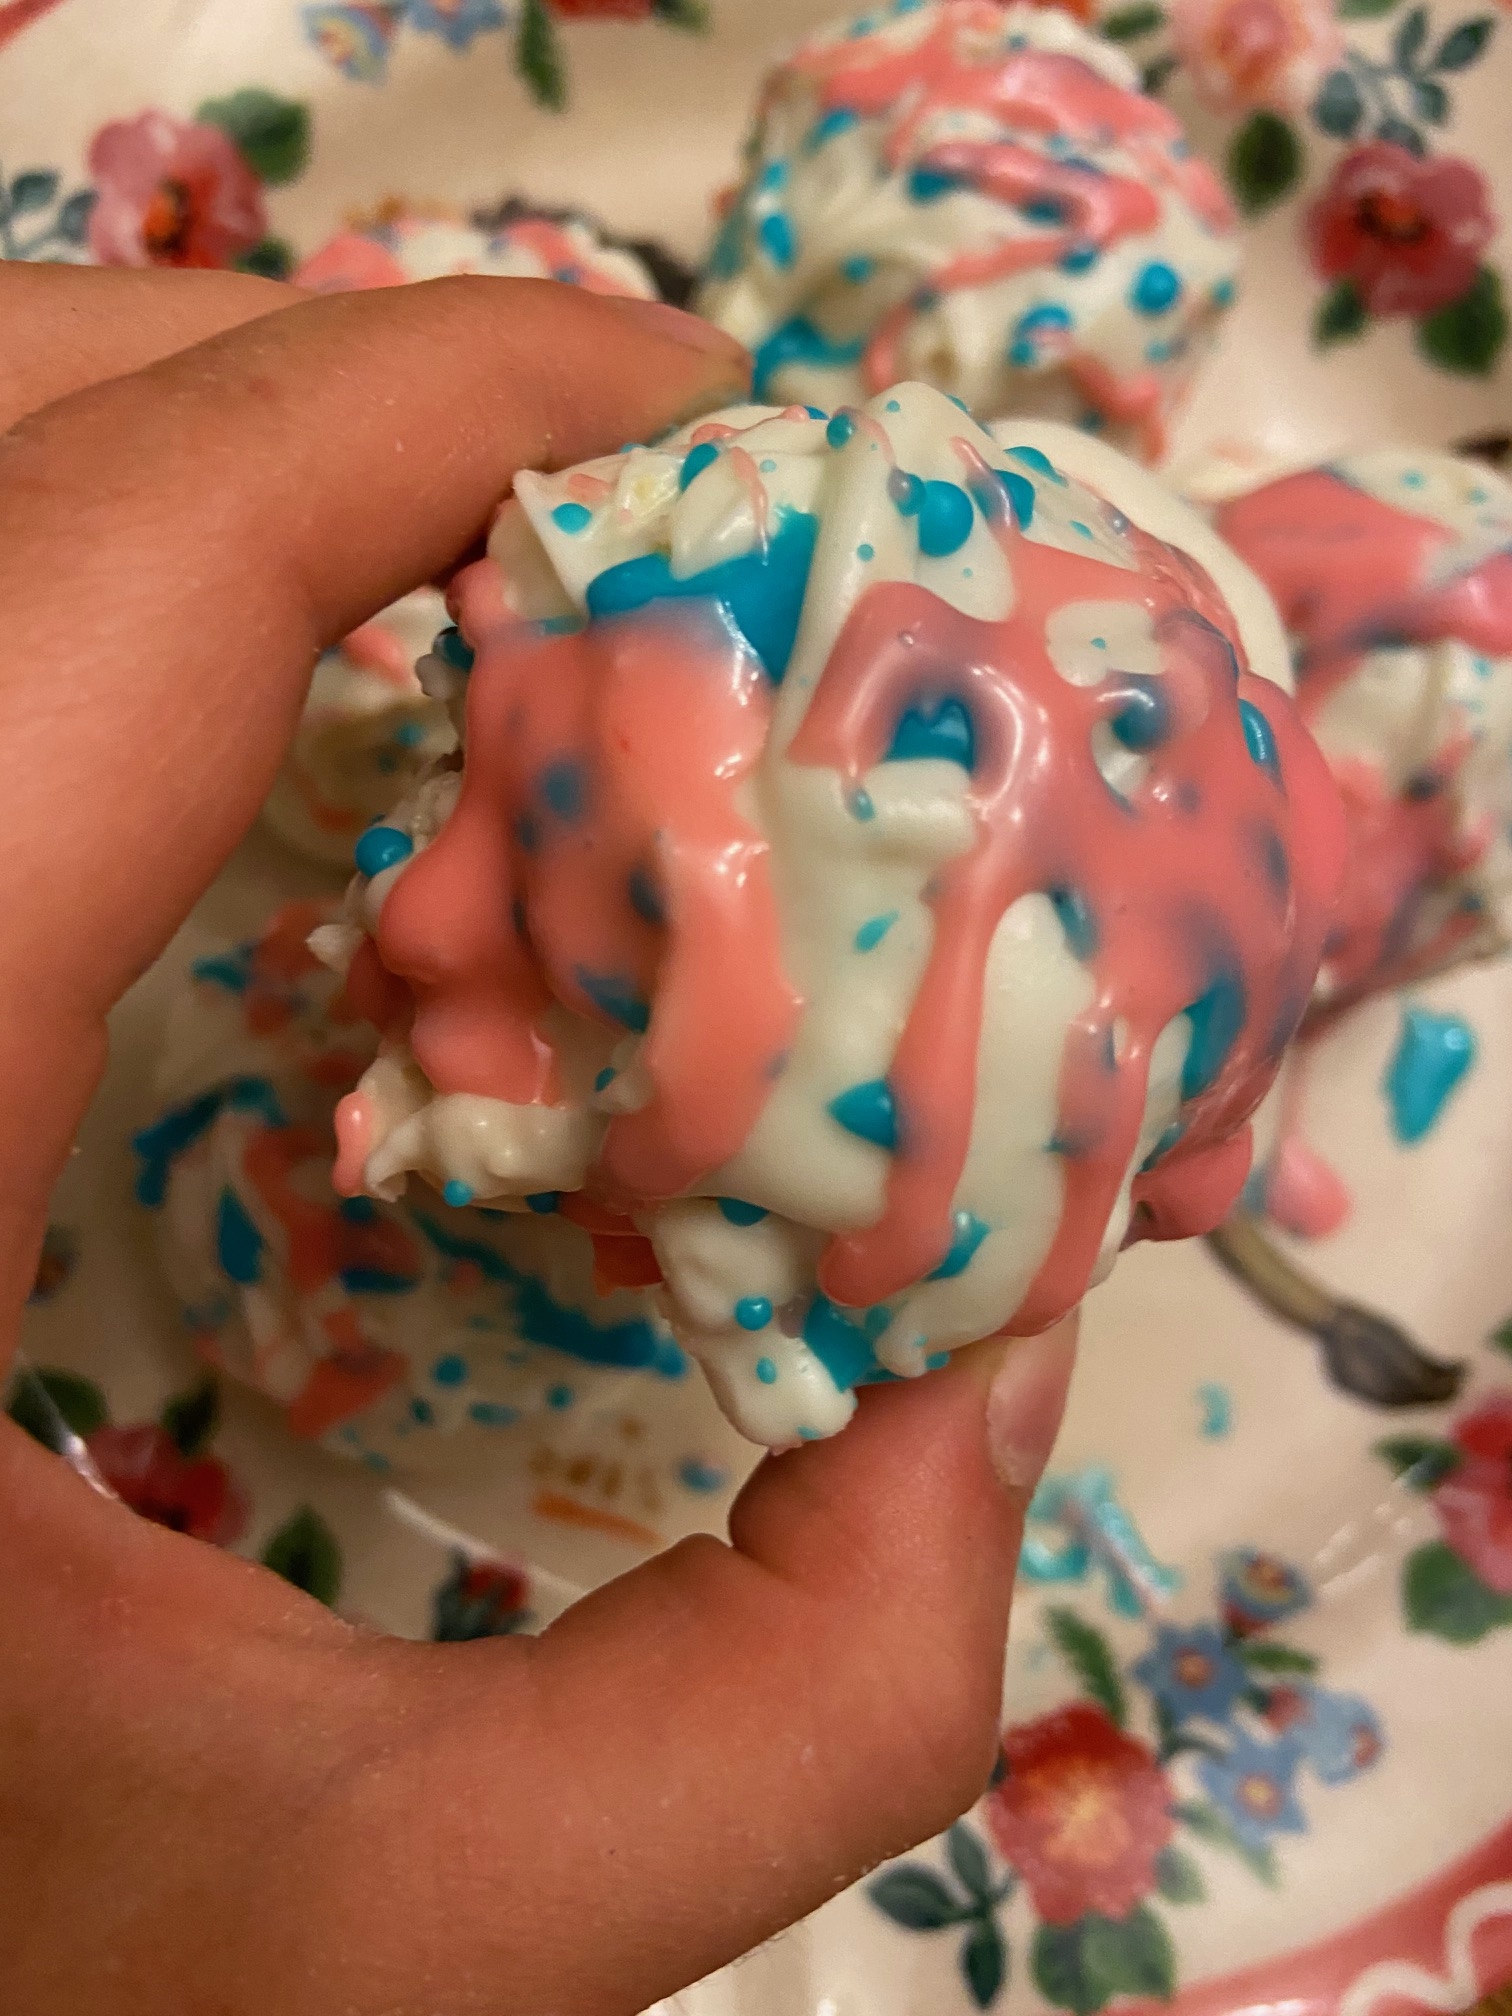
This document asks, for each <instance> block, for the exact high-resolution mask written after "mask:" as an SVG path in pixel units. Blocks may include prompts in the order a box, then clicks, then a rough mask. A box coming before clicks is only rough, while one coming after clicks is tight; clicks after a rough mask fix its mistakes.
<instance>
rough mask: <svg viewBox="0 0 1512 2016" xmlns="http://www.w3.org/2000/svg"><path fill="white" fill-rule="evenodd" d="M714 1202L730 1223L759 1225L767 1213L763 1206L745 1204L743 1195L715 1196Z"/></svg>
mask: <svg viewBox="0 0 1512 2016" xmlns="http://www.w3.org/2000/svg"><path fill="white" fill-rule="evenodd" d="M714 1202H715V1203H716V1204H717V1205H718V1206H719V1209H720V1212H721V1215H722V1216H723V1217H724V1218H725V1219H727V1220H728V1222H729V1223H730V1224H731V1225H759V1224H760V1223H761V1221H762V1219H763V1218H765V1216H766V1215H767V1214H766V1210H765V1208H764V1206H762V1205H760V1204H747V1202H746V1201H745V1199H744V1198H743V1197H716V1198H715V1199H714Z"/></svg>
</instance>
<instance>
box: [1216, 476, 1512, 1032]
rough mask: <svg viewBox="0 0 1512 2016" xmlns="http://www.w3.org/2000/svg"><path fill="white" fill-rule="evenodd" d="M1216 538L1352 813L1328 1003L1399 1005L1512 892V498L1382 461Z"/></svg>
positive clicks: (1233, 520)
mask: <svg viewBox="0 0 1512 2016" xmlns="http://www.w3.org/2000/svg"><path fill="white" fill-rule="evenodd" d="M1216 523H1217V525H1218V527H1219V529H1220V530H1221V532H1222V533H1223V536H1224V537H1225V538H1226V539H1227V540H1228V541H1229V542H1230V543H1231V544H1232V545H1233V546H1234V547H1235V548H1236V550H1237V551H1238V552H1240V553H1241V554H1242V555H1243V556H1244V558H1245V559H1246V560H1248V562H1249V563H1250V565H1251V566H1252V567H1253V568H1254V569H1255V571H1256V573H1257V574H1259V575H1260V577H1261V579H1262V580H1263V581H1264V582H1265V583H1266V585H1267V587H1268V588H1269V589H1270V591H1271V593H1272V594H1273V595H1274V597H1275V599H1276V604H1277V607H1278V608H1279V610H1280V612H1281V618H1282V621H1283V622H1284V623H1285V625H1286V628H1287V631H1288V633H1289V635H1290V638H1291V645H1292V653H1293V657H1294V660H1295V665H1296V676H1297V698H1298V705H1299V706H1300V708H1301V710H1302V713H1303V717H1304V718H1305V719H1306V720H1307V722H1308V723H1309V725H1310V726H1311V728H1312V730H1313V732H1314V734H1315V735H1316V736H1317V739H1318V741H1319V743H1320V744H1321V745H1322V747H1323V749H1324V752H1325V753H1326V755H1327V756H1328V758H1329V761H1330V763H1331V764H1332V766H1333V769H1334V773H1335V775H1336V777H1337V778H1338V782H1339V786H1340V789H1341V791H1342V794H1343V798H1344V805H1345V810H1346V814H1347V817H1348V822H1349V833H1350V848H1349V867H1348V871H1347V874H1346V879H1345V886H1344V892H1343V896H1342V898H1341V901H1340V905H1339V911H1338V916H1337V919H1336V922H1335V926H1334V929H1333V932H1332V934H1331V936H1330V939H1329V943H1328V950H1327V957H1326V960H1325V964H1324V981H1325V985H1326V987H1327V989H1328V990H1330V991H1334V992H1344V993H1349V994H1355V993H1360V992H1365V991H1371V990H1373V989H1375V988H1376V987H1378V986H1385V985H1390V984H1391V982H1392V980H1393V978H1395V977H1401V976H1402V975H1403V973H1404V972H1405V971H1406V968H1407V962H1409V961H1413V960H1421V959H1423V958H1428V959H1431V958H1432V957H1433V956H1434V953H1435V950H1436V949H1440V950H1442V951H1443V952H1445V953H1447V952H1449V951H1450V950H1451V949H1452V947H1453V945H1454V943H1455V941H1456V939H1457V938H1459V937H1460V936H1462V935H1464V934H1466V933H1468V932H1472V931H1474V929H1475V928H1476V925H1477V922H1478V916H1479V913H1480V911H1481V910H1482V908H1483V907H1484V906H1485V905H1488V904H1491V905H1496V906H1500V905H1502V904H1503V903H1504V901H1505V897H1506V892H1507V890H1508V887H1509V883H1512V850H1509V844H1508V821H1509V818H1512V485H1509V484H1508V483H1507V482H1506V481H1505V479H1504V478H1502V477H1501V476H1498V475H1497V474H1496V473H1495V472H1494V471H1493V470H1490V469H1488V468H1487V467H1486V466H1485V465H1484V464H1483V463H1479V462H1472V461H1467V460H1463V459H1460V458H1458V457H1455V456H1452V455H1443V454H1429V453H1424V452H1422V451H1413V450H1405V449H1377V450H1374V451H1371V452H1369V453H1364V454H1358V455H1350V456H1345V457H1343V458H1341V459H1340V460H1338V461H1336V462H1332V463H1328V464H1325V465H1324V466H1322V467H1319V468H1314V469H1305V470H1301V471H1298V472H1295V473H1293V474H1289V475H1285V476H1281V477H1278V478H1276V479H1275V480H1273V481H1271V482H1268V483H1265V484H1262V485H1261V486H1260V487H1259V488H1257V489H1252V490H1250V491H1248V492H1247V493H1246V494H1243V495H1240V496H1236V497H1233V498H1231V499H1230V500H1229V501H1228V502H1226V503H1224V504H1222V505H1220V506H1219V508H1218V510H1217V513H1216Z"/></svg>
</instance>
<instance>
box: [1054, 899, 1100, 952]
mask: <svg viewBox="0 0 1512 2016" xmlns="http://www.w3.org/2000/svg"><path fill="white" fill-rule="evenodd" d="M1045 894H1046V895H1047V896H1048V897H1049V898H1050V901H1051V902H1052V903H1053V904H1054V905H1055V914H1056V916H1057V917H1058V918H1059V919H1060V927H1061V929H1062V931H1064V932H1065V934H1066V943H1067V944H1068V945H1069V946H1070V948H1071V953H1072V957H1073V958H1076V959H1090V958H1091V957H1092V955H1093V954H1094V953H1095V952H1096V950H1097V919H1096V918H1095V917H1094V916H1093V915H1092V910H1091V906H1090V905H1089V903H1088V902H1087V899H1086V897H1085V896H1083V895H1082V893H1081V891H1080V890H1079V889H1072V888H1070V887H1069V886H1068V885H1067V884H1065V883H1061V884H1059V885H1058V886H1057V887H1056V888H1054V889H1047V890H1046V891H1045Z"/></svg>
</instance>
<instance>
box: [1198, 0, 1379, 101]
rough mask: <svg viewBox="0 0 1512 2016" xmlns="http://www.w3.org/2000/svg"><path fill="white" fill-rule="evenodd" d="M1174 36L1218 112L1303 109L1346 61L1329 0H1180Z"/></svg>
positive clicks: (1204, 96)
mask: <svg viewBox="0 0 1512 2016" xmlns="http://www.w3.org/2000/svg"><path fill="white" fill-rule="evenodd" d="M1171 42H1172V46H1173V48H1174V49H1175V52H1176V54H1177V56H1178V57H1179V58H1180V59H1181V61H1182V63H1183V64H1185V66H1186V69H1187V72H1188V74H1189V75H1190V77H1191V79H1192V85H1193V88H1194V89H1195V90H1196V92H1197V95H1198V96H1199V97H1200V98H1201V99H1202V100H1203V101H1204V103H1206V104H1208V105H1210V106H1212V107H1213V109H1214V110H1215V111H1218V112H1230V113H1232V112H1246V111H1249V110H1251V109H1252V108H1254V107H1256V106H1261V105H1263V106H1266V107H1268V108H1269V109H1270V110H1271V111H1273V112H1296V111H1300V110H1301V109H1302V108H1303V107H1304V106H1306V105H1310V104H1311V103H1312V100H1313V98H1314V97H1315V96H1316V94H1317V90H1318V86H1319V85H1320V84H1321V83H1322V82H1323V79H1324V78H1325V77H1326V76H1327V75H1328V72H1329V71H1330V70H1332V69H1333V68H1334V67H1335V65H1336V64H1337V63H1338V62H1339V61H1340V59H1341V58H1342V56H1343V53H1344V42H1343V38H1342V36H1341V35H1340V33H1339V29H1338V25H1337V23H1336V22H1335V20H1334V14H1333V8H1332V7H1331V6H1330V5H1329V0H1175V6H1174V7H1173V8H1172V10H1171Z"/></svg>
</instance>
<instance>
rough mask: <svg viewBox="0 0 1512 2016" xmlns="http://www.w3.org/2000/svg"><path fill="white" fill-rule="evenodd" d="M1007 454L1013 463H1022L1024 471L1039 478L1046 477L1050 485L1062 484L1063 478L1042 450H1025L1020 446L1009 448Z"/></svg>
mask: <svg viewBox="0 0 1512 2016" xmlns="http://www.w3.org/2000/svg"><path fill="white" fill-rule="evenodd" d="M1008 453H1009V454H1010V455H1011V456H1012V457H1013V459H1014V461H1015V462H1022V463H1023V465H1024V467H1025V468H1026V469H1032V470H1034V472H1035V473H1036V475H1039V476H1047V477H1048V478H1049V479H1050V481H1051V482H1052V483H1062V484H1063V483H1064V482H1065V480H1066V479H1065V477H1064V476H1062V474H1061V473H1060V471H1059V469H1057V468H1056V466H1055V464H1054V463H1053V462H1052V461H1051V460H1050V457H1049V456H1048V455H1047V454H1046V453H1045V452H1044V450H1043V449H1042V448H1026V447H1023V446H1022V445H1021V446H1019V447H1017V448H1010V449H1009V450H1008Z"/></svg>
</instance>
